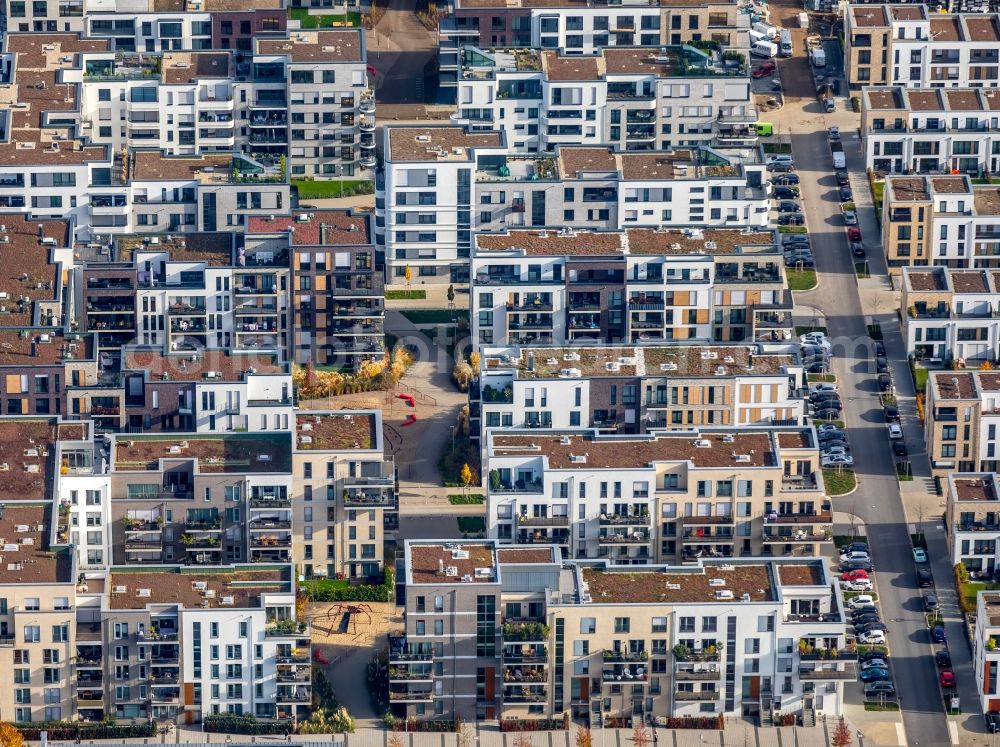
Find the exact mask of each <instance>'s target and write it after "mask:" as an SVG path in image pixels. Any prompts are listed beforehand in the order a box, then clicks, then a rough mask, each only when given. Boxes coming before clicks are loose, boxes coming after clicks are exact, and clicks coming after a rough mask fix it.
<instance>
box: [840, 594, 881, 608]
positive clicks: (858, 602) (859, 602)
mask: <svg viewBox="0 0 1000 747" xmlns="http://www.w3.org/2000/svg"><path fill="white" fill-rule="evenodd" d="M869 604H875V597H873V596H872V595H871V594H858V595H857V596H856V597H854V598H853V599H851V600H850V601H849V602H848V603H847V606H848V607H850V608H851V609H855V608H857V607H865V606H867V605H869Z"/></svg>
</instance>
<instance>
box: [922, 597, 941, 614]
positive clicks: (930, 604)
mask: <svg viewBox="0 0 1000 747" xmlns="http://www.w3.org/2000/svg"><path fill="white" fill-rule="evenodd" d="M924 609H925V610H926V611H927V612H936V611H937V609H938V599H937V597H936V596H934V595H933V594H928V595H927V596H925V597H924Z"/></svg>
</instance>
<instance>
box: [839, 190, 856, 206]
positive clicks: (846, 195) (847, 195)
mask: <svg viewBox="0 0 1000 747" xmlns="http://www.w3.org/2000/svg"><path fill="white" fill-rule="evenodd" d="M853 199H854V195H853V194H851V188H850V187H841V188H840V201H841V202H850V201H851V200H853Z"/></svg>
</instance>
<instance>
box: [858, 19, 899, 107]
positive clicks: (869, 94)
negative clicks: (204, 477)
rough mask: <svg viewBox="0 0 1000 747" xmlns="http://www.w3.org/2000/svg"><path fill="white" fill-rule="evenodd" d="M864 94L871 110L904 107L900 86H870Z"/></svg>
mask: <svg viewBox="0 0 1000 747" xmlns="http://www.w3.org/2000/svg"><path fill="white" fill-rule="evenodd" d="M854 7H857V6H854ZM862 96H864V97H865V101H866V102H867V105H868V109H871V110H875V111H882V110H893V109H902V108H903V101H902V96H903V93H902V91H901V90H900V88H899V87H898V86H891V87H886V88H880V87H875V86H869V87H866V88H865V89H864V90H863V91H862Z"/></svg>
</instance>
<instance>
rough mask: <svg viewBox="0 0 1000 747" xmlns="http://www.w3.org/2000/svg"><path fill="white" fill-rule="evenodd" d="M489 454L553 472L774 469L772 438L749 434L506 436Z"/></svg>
mask: <svg viewBox="0 0 1000 747" xmlns="http://www.w3.org/2000/svg"><path fill="white" fill-rule="evenodd" d="M491 452H492V456H493V457H503V456H544V457H546V458H547V459H548V463H549V466H550V468H552V469H640V468H645V467H649V466H650V465H652V464H653V463H655V462H674V461H687V462H691V463H692V464H693V465H694V466H695V467H701V468H715V467H720V468H732V469H749V468H751V467H773V466H775V465H776V464H777V457H776V455H775V453H774V448H773V446H772V443H771V436H770V434H769V433H767V432H752V431H745V432H739V433H738V432H735V431H733V432H728V433H724V434H723V433H713V432H702V433H699V434H697V435H693V434H691V433H682V434H673V433H669V434H657V435H649V436H595V435H594V433H593V432H586V433H580V432H579V431H576V432H573V433H565V434H559V433H555V434H554V433H551V432H536V433H526V432H523V431H520V432H519V431H504V432H503V433H493V434H492V443H491ZM741 457H747V458H741Z"/></svg>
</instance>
